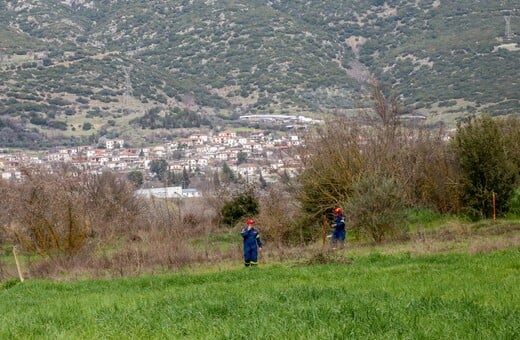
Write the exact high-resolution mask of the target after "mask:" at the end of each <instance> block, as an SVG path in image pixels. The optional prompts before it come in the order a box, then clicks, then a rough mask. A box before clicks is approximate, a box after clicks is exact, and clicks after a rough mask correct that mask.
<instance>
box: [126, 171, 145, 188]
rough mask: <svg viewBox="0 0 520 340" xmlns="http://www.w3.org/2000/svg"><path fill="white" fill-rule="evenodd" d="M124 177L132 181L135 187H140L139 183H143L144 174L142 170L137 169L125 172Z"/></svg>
mask: <svg viewBox="0 0 520 340" xmlns="http://www.w3.org/2000/svg"><path fill="white" fill-rule="evenodd" d="M126 177H127V178H128V179H129V180H130V181H132V182H133V183H134V184H135V186H136V187H140V186H141V185H143V182H144V176H143V173H142V171H139V170H133V171H130V172H129V173H128V174H126Z"/></svg>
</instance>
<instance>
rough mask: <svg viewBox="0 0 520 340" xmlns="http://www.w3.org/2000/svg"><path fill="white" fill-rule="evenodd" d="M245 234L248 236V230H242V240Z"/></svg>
mask: <svg viewBox="0 0 520 340" xmlns="http://www.w3.org/2000/svg"><path fill="white" fill-rule="evenodd" d="M247 234H249V230H248V229H247V228H244V229H242V238H246V237H247Z"/></svg>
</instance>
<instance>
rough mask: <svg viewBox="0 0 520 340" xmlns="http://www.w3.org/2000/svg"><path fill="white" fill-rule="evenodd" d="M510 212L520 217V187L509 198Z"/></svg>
mask: <svg viewBox="0 0 520 340" xmlns="http://www.w3.org/2000/svg"><path fill="white" fill-rule="evenodd" d="M508 206H509V213H510V214H512V215H514V216H519V217H520V188H517V189H516V190H515V191H514V192H513V195H511V199H510V200H509V204H508Z"/></svg>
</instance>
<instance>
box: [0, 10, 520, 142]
mask: <svg viewBox="0 0 520 340" xmlns="http://www.w3.org/2000/svg"><path fill="white" fill-rule="evenodd" d="M515 7H518V4H517V3H516V1H512V0H510V1H483V0H482V1H469V0H461V1H445V0H413V1H412V0H404V1H395V0H389V1H382V0H368V1H360V0H348V1H313V2H310V1H300V0H291V1H285V0H283V1H282V0H271V1H259V0H248V1H242V0H222V1H215V0H206V1H202V0H201V1H199V0H182V1H170V0H112V1H105V0H90V1H89V0H66V1H55V0H23V1H22V0H20V1H16V0H5V1H2V2H0V145H10V146H12V145H21V146H29V145H34V144H38V145H41V143H44V142H46V141H51V140H53V139H57V140H59V141H60V142H68V143H78V142H85V141H88V140H89V138H90V139H93V138H97V137H99V136H102V135H105V136H109V137H114V136H118V135H125V134H127V135H131V134H135V131H136V130H135V128H136V127H138V128H139V130H140V131H141V130H142V131H150V130H157V129H163V130H164V129H166V130H171V129H175V128H179V127H198V126H201V125H202V126H208V127H213V126H215V125H221V124H225V123H226V122H229V121H233V119H236V118H237V117H238V116H239V115H240V114H243V113H284V114H307V115H315V116H319V115H323V114H346V113H348V112H349V109H354V108H358V107H360V106H364V105H366V102H365V100H364V95H365V92H366V81H367V79H368V77H369V75H373V76H375V77H377V78H379V79H381V80H382V81H383V83H384V84H385V85H386V86H387V88H388V89H389V91H391V92H393V93H394V94H397V95H399V96H400V98H401V100H402V101H403V103H404V104H405V106H406V108H407V110H409V111H413V110H418V111H420V112H421V113H424V114H425V115H427V116H428V117H429V118H430V119H431V120H432V121H433V120H443V119H452V118H453V117H452V116H460V115H464V114H467V113H473V112H488V113H491V114H494V115H499V114H506V113H510V112H518V111H519V107H520V85H519V84H518V79H520V69H519V68H518V65H519V61H520V11H516V10H515ZM504 17H507V18H508V19H507V20H506V19H504ZM507 23H509V24H508V25H507Z"/></svg>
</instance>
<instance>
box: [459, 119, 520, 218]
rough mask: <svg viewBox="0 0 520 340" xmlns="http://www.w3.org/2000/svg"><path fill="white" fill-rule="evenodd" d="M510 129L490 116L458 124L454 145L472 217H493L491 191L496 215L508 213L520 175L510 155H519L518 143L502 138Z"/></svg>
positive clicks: (464, 193) (464, 197)
mask: <svg viewBox="0 0 520 340" xmlns="http://www.w3.org/2000/svg"><path fill="white" fill-rule="evenodd" d="M517 126H519V125H518V124H517ZM510 128H511V123H508V124H507V125H506V124H504V121H501V120H495V119H493V118H491V117H489V116H484V117H481V118H470V119H469V120H467V121H466V122H464V123H461V124H459V126H458V130H457V136H456V138H455V139H454V141H453V147H454V150H455V153H456V155H457V157H458V162H459V166H460V170H461V173H462V188H463V189H462V190H463V194H462V195H463V196H462V200H463V204H464V206H465V208H466V210H467V212H468V214H469V215H470V216H472V217H475V218H481V217H490V216H492V214H493V206H492V195H493V193H496V196H497V198H498V199H497V201H496V210H497V212H498V214H503V213H505V212H507V208H508V206H507V205H508V202H509V200H510V199H511V197H512V194H513V191H514V190H515V188H516V184H517V181H518V176H519V174H518V173H519V171H518V167H519V164H518V163H517V162H518V161H517V160H516V159H515V158H516V157H511V156H513V155H515V153H516V154H518V151H517V150H518V148H520V142H519V141H518V140H516V141H515V142H513V144H511V141H508V139H507V138H506V137H505V136H508V135H510V134H512V132H511V131H509V132H508V133H504V131H507V130H509V129H510ZM516 135H518V132H516ZM506 141H508V143H506Z"/></svg>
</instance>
